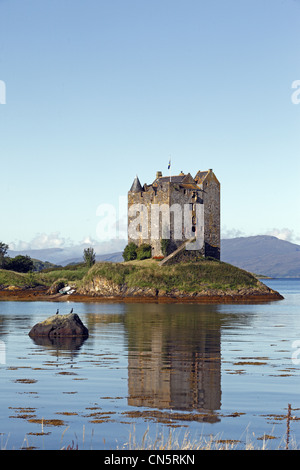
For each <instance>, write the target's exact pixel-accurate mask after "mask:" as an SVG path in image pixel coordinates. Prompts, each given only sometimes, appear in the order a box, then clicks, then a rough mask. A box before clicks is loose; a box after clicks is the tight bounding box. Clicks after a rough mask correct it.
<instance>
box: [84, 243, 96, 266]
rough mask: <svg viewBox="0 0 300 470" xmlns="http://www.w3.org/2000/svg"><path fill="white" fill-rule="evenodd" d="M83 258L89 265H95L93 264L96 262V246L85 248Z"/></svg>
mask: <svg viewBox="0 0 300 470" xmlns="http://www.w3.org/2000/svg"><path fill="white" fill-rule="evenodd" d="M83 259H84V262H85V264H86V265H87V266H89V267H91V266H93V264H95V262H96V253H95V251H94V248H86V249H85V250H83Z"/></svg>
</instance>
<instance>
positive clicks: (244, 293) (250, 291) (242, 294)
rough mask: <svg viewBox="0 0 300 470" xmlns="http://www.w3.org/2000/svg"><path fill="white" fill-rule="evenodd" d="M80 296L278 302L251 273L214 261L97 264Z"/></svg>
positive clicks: (82, 284) (87, 276)
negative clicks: (164, 264) (165, 263)
mask: <svg viewBox="0 0 300 470" xmlns="http://www.w3.org/2000/svg"><path fill="white" fill-rule="evenodd" d="M78 292H79V293H82V294H86V295H95V296H101V297H123V298H130V297H132V298H141V299H143V298H149V299H151V298H152V299H156V300H159V299H161V300H162V299H170V300H171V299H173V300H176V299H179V300H182V299H184V298H186V299H187V300H188V299H190V300H195V301H201V299H203V300H206V301H209V300H210V299H211V300H213V299H215V300H217V299H219V300H222V299H223V300H224V301H225V300H226V298H228V300H229V298H230V299H231V300H233V298H234V299H236V300H240V301H243V300H245V301H246V300H251V299H253V300H255V299H257V300H276V299H277V300H279V299H282V296H280V294H278V293H277V292H275V291H273V290H271V289H270V288H268V287H267V286H266V285H265V284H263V283H262V282H260V281H259V280H258V279H257V278H256V277H255V276H253V275H252V274H251V273H249V272H247V271H244V270H242V269H239V268H237V267H235V266H232V265H230V264H228V263H224V262H221V261H217V260H213V259H207V258H205V259H203V260H201V261H197V262H187V263H178V264H174V265H171V266H160V265H159V263H157V261H154V260H144V261H131V262H127V263H116V264H112V263H97V264H95V265H94V266H93V267H92V268H91V269H90V270H89V272H88V273H87V274H86V275H85V276H84V278H83V279H82V283H81V286H80V288H79V289H78Z"/></svg>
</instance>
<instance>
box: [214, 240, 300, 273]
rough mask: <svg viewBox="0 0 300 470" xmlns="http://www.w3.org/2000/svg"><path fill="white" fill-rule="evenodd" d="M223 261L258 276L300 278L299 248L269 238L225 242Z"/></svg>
mask: <svg viewBox="0 0 300 470" xmlns="http://www.w3.org/2000/svg"><path fill="white" fill-rule="evenodd" d="M221 259H222V261H225V262H226V263H230V264H233V265H234V266H237V267H239V268H242V269H246V270H247V271H250V272H252V273H255V274H261V275H264V276H270V277H300V245H297V244H295V243H290V242H288V241H285V240H280V239H279V238H276V237H272V236H268V235H257V236H254V237H239V238H228V239H224V240H222V242H221Z"/></svg>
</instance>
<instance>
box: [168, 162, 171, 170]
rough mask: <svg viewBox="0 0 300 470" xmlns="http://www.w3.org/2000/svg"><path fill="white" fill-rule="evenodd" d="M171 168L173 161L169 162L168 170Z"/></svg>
mask: <svg viewBox="0 0 300 470" xmlns="http://www.w3.org/2000/svg"><path fill="white" fill-rule="evenodd" d="M170 168H171V160H169V165H168V170H169V169H170Z"/></svg>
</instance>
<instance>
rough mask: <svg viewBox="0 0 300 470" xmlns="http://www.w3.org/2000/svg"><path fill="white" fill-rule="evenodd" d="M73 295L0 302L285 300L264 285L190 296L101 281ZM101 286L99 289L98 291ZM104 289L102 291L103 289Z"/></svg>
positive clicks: (35, 293)
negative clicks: (255, 287)
mask: <svg viewBox="0 0 300 470" xmlns="http://www.w3.org/2000/svg"><path fill="white" fill-rule="evenodd" d="M93 284H94V285H93V286H87V287H85V288H84V289H81V290H78V291H77V292H75V293H73V294H69V295H68V294H60V293H57V294H51V293H49V288H47V287H37V288H23V289H20V288H19V289H18V288H15V289H12V288H6V289H1V290H0V301H52V302H54V301H55V302H64V301H70V302H102V303H107V302H112V303H220V304H223V303H263V302H270V301H275V300H282V299H283V296H282V295H281V294H279V293H278V292H276V291H274V290H272V289H270V288H269V287H267V286H265V285H264V284H262V283H260V284H261V286H260V287H259V288H257V289H251V288H248V289H247V288H245V289H239V290H236V291H220V290H203V291H199V292H193V293H186V292H181V291H177V290H175V289H174V290H172V291H169V292H165V291H158V290H155V289H146V288H139V287H136V288H128V287H127V286H117V285H113V284H112V283H109V282H105V283H103V280H98V282H96V283H95V281H94V282H93ZM97 285H98V287H97ZM99 286H101V288H100V287H99Z"/></svg>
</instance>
